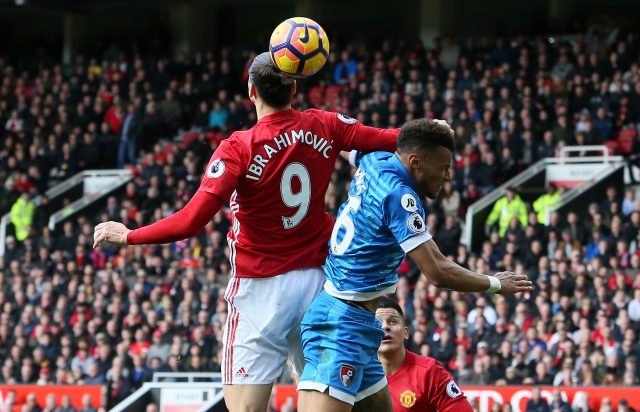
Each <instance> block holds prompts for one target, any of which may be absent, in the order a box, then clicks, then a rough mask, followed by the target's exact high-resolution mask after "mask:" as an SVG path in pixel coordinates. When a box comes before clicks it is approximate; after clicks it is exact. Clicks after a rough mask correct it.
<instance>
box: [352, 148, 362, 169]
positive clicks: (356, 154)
mask: <svg viewBox="0 0 640 412" xmlns="http://www.w3.org/2000/svg"><path fill="white" fill-rule="evenodd" d="M365 154H366V153H364V152H361V151H360V150H352V151H350V152H349V164H350V165H351V166H353V167H360V160H362V158H363V157H364V155H365Z"/></svg>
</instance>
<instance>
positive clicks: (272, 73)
mask: <svg viewBox="0 0 640 412" xmlns="http://www.w3.org/2000/svg"><path fill="white" fill-rule="evenodd" d="M249 81H250V82H251V83H252V84H253V85H254V86H255V88H256V90H257V91H258V94H259V95H260V98H261V99H262V100H264V101H265V103H267V104H268V105H269V106H271V107H283V106H286V105H288V104H289V103H290V102H291V85H292V84H293V82H294V80H293V79H292V78H291V77H288V76H286V75H284V74H283V73H282V72H280V70H278V68H277V67H276V65H275V64H274V63H273V61H272V60H271V56H270V55H269V53H267V52H265V53H261V54H259V55H258V56H256V58H255V59H253V62H252V63H251V66H250V67H249Z"/></svg>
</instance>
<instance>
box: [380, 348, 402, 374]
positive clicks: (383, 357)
mask: <svg viewBox="0 0 640 412" xmlns="http://www.w3.org/2000/svg"><path fill="white" fill-rule="evenodd" d="M406 356H407V351H406V349H405V348H402V349H401V350H399V351H397V352H393V353H385V354H378V358H380V363H382V368H383V369H384V374H385V375H387V376H389V375H392V374H394V373H396V372H397V371H398V369H400V367H401V366H402V363H403V362H404V358H405V357H406Z"/></svg>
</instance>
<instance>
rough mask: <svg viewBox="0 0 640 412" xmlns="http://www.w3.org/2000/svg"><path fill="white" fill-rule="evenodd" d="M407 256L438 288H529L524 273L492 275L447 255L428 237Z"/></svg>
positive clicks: (501, 290) (514, 290) (509, 290)
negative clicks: (453, 260)
mask: <svg viewBox="0 0 640 412" xmlns="http://www.w3.org/2000/svg"><path fill="white" fill-rule="evenodd" d="M409 257H411V259H413V261H414V262H415V263H416V265H418V268H420V271H421V272H422V273H423V274H424V275H425V276H426V277H427V280H429V282H431V283H433V284H434V285H435V286H437V287H439V288H445V289H452V290H456V291H459V292H495V293H502V294H507V293H517V292H525V291H527V290H532V289H533V286H532V283H531V281H530V280H529V279H528V278H527V276H526V275H520V274H517V273H513V272H500V273H497V274H496V275H495V276H487V275H483V274H480V273H475V272H472V271H470V270H467V269H465V268H463V267H462V266H460V265H458V264H456V263H454V262H452V261H451V260H449V259H447V258H446V257H445V256H444V255H443V254H442V253H441V252H440V249H438V246H437V245H436V242H434V241H433V240H429V241H427V242H424V243H422V244H421V245H420V246H418V247H416V248H415V249H413V250H412V251H410V252H409Z"/></svg>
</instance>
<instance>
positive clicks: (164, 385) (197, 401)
mask: <svg viewBox="0 0 640 412" xmlns="http://www.w3.org/2000/svg"><path fill="white" fill-rule="evenodd" d="M150 403H155V404H156V405H158V410H159V411H161V412H162V411H170V410H189V411H193V412H226V411H227V409H226V407H225V404H224V398H223V395H222V375H221V374H220V373H207V372H185V373H179V372H177V373H176V372H156V373H154V374H153V380H152V381H151V382H146V383H144V384H143V385H142V387H141V388H140V389H138V390H136V391H135V392H134V393H133V394H131V395H130V396H128V397H127V398H126V399H124V400H123V401H122V402H120V403H118V404H117V405H115V406H114V407H113V408H111V409H110V411H111V412H145V410H146V406H147V405H148V404H150Z"/></svg>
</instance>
